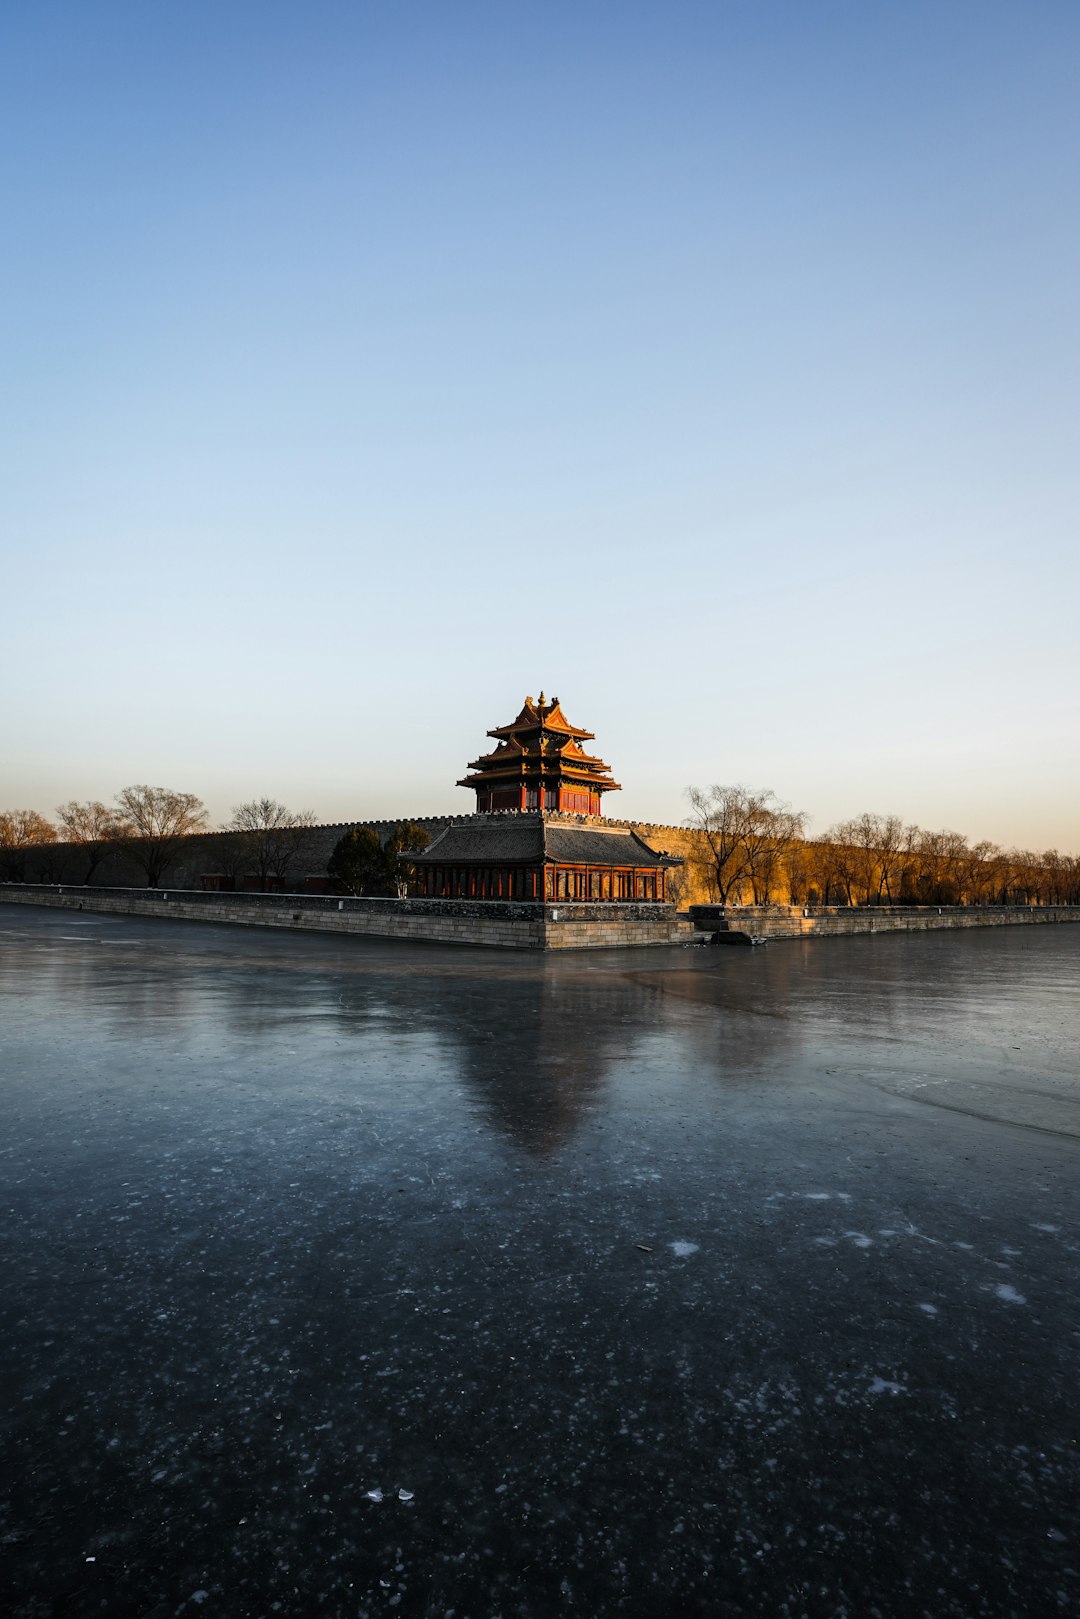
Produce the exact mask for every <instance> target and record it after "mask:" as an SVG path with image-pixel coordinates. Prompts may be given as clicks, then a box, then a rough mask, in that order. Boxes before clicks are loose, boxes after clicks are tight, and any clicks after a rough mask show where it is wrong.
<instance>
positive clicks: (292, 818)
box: [0, 784, 428, 896]
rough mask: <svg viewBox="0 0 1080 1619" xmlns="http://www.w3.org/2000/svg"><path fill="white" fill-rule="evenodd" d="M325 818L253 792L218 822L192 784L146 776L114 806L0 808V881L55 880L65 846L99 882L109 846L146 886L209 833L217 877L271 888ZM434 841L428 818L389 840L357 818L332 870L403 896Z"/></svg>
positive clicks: (364, 886) (358, 889)
mask: <svg viewBox="0 0 1080 1619" xmlns="http://www.w3.org/2000/svg"><path fill="white" fill-rule="evenodd" d="M318 824H319V823H318V819H317V817H316V816H315V815H314V814H313V813H312V811H310V810H290V809H287V808H286V806H285V805H284V804H280V803H278V801H277V800H276V799H274V798H255V799H251V800H249V801H248V803H246V804H239V805H237V807H236V808H235V809H234V810H233V812H232V815H231V816H230V818H229V819H228V820H227V821H226V822H225V823H224V824H223V825H222V826H220V827H218V828H216V830H212V829H211V828H210V825H209V816H208V815H207V811H206V807H205V805H204V804H203V802H202V800H201V799H199V798H197V797H196V796H195V794H194V793H181V792H177V791H175V789H173V788H170V787H148V786H146V785H145V784H139V785H137V786H134V787H125V788H124V789H123V790H122V791H121V792H119V793H118V794H117V795H116V800H115V803H114V804H111V805H109V804H102V803H100V802H99V801H97V800H88V801H86V802H83V803H79V802H77V801H76V800H74V799H72V800H71V801H70V802H69V803H67V804H61V805H59V806H58V808H57V810H56V821H55V822H53V821H49V820H47V819H46V818H45V816H43V815H39V814H38V812H37V811H36V810H8V811H6V812H4V813H0V880H2V881H5V882H26V881H36V882H52V881H55V880H56V875H57V870H58V856H59V852H60V849H61V848H64V849H66V850H67V851H70V850H71V849H72V848H75V849H77V850H78V851H79V853H80V855H81V857H82V864H81V878H82V882H83V883H91V882H93V880H94V875H95V873H96V872H97V871H98V870H99V869H100V867H101V866H102V864H103V862H104V861H105V860H106V859H107V858H108V857H109V856H110V855H112V854H114V853H122V854H124V855H125V856H127V857H128V858H129V859H130V860H132V861H133V862H134V864H135V865H136V866H137V867H138V868H139V869H140V870H141V871H142V872H143V873H144V874H145V877H146V883H147V887H149V888H159V887H160V886H161V884H162V882H163V881H164V879H165V878H166V877H167V875H168V874H169V872H170V871H172V870H173V869H174V867H175V866H176V863H177V861H178V860H179V858H180V856H181V854H182V853H183V851H184V844H185V841H186V840H187V839H188V838H191V837H193V836H195V835H196V834H199V833H202V834H209V836H208V838H207V844H206V853H207V859H208V861H213V863H214V866H215V868H216V870H215V875H216V876H218V877H221V878H224V879H226V880H227V881H229V882H235V880H236V879H237V878H239V877H249V878H254V879H255V880H256V882H257V884H258V886H259V887H260V888H263V889H268V888H274V887H278V886H280V885H281V884H282V883H284V881H285V879H286V876H287V874H288V873H289V872H290V870H291V869H292V868H293V867H294V866H295V864H296V862H297V860H298V857H299V855H300V853H301V850H302V848H303V846H304V841H305V833H306V832H307V830H308V829H309V828H310V827H313V826H317V825H318ZM427 844H428V835H427V833H426V832H425V831H424V829H423V827H420V826H417V825H415V823H413V822H411V821H405V822H402V823H401V824H400V825H399V826H397V827H395V828H394V829H393V830H392V831H391V833H390V836H389V837H388V838H387V840H386V842H385V843H384V842H383V841H382V839H381V838H380V837H379V834H378V832H377V831H375V829H374V828H373V827H366V826H360V827H353V828H351V829H350V830H349V831H348V832H346V833H345V835H344V836H343V837H342V838H341V839H340V840H339V841H338V843H337V845H336V847H335V849H334V851H333V853H332V854H331V856H330V861H329V863H328V866H327V873H328V875H329V876H330V877H331V878H332V879H333V880H334V881H335V882H336V883H337V885H338V887H339V888H340V889H341V891H342V892H344V893H348V894H369V895H398V896H403V895H404V893H405V892H406V891H407V889H408V886H409V883H410V882H411V881H412V878H413V875H414V872H413V868H412V866H411V865H410V863H409V861H408V858H407V857H408V855H409V853H411V852H416V851H419V850H420V849H424V848H426V847H427Z"/></svg>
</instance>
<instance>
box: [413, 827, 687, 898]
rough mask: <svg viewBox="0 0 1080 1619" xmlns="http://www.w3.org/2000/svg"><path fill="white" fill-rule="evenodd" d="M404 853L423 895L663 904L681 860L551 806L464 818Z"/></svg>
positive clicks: (622, 829)
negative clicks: (530, 811)
mask: <svg viewBox="0 0 1080 1619" xmlns="http://www.w3.org/2000/svg"><path fill="white" fill-rule="evenodd" d="M408 858H409V862H410V864H411V865H412V866H414V867H415V869H416V892H417V894H418V895H420V896H421V897H422V898H425V899H521V900H568V901H569V900H579V901H583V902H587V903H595V904H600V903H604V902H607V901H611V900H614V901H622V902H623V903H624V904H626V903H631V902H634V901H637V902H639V903H640V902H642V901H653V902H654V903H658V904H666V903H667V898H668V893H667V872H668V868H669V867H670V866H675V865H681V864H682V862H681V861H680V860H676V859H673V858H672V857H671V856H670V855H663V854H657V853H656V851H655V850H653V849H650V848H649V846H648V844H647V843H644V842H643V841H642V839H641V838H639V837H638V835H637V833H636V832H631V831H630V830H629V828H627V827H620V826H612V825H610V824H608V823H605V822H603V821H599V822H598V821H597V820H595V819H589V818H588V817H585V816H576V815H560V814H559V813H558V812H557V811H553V812H551V813H550V814H525V813H522V812H520V811H519V812H517V813H516V814H515V813H512V812H511V813H506V812H503V813H502V814H497V815H470V816H469V817H468V819H466V820H464V821H451V823H450V825H449V826H448V827H447V828H446V830H445V831H444V832H441V833H440V834H439V836H438V837H437V838H436V839H435V840H434V842H433V843H430V844H429V845H428V847H427V848H426V849H424V850H423V852H422V853H420V854H412V855H410V856H409V857H408Z"/></svg>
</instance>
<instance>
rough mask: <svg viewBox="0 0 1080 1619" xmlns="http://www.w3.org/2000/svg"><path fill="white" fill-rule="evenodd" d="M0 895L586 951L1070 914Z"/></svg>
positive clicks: (183, 916)
mask: <svg viewBox="0 0 1080 1619" xmlns="http://www.w3.org/2000/svg"><path fill="white" fill-rule="evenodd" d="M0 904H9V905H45V906H50V907H53V908H56V907H59V908H60V909H62V910H70V911H91V912H101V913H104V914H112V915H119V916H152V917H163V918H166V919H168V920H171V921H188V922H211V923H214V922H224V923H232V924H234V925H239V926H242V927H277V928H293V929H299V930H301V931H304V930H308V931H314V932H318V933H340V934H352V935H361V936H368V937H373V938H383V939H405V940H411V941H414V942H415V941H425V942H427V943H432V944H467V945H481V946H489V947H492V948H495V949H504V950H505V949H511V950H596V949H625V948H628V947H634V946H644V945H660V944H677V943H692V942H694V941H695V940H696V941H705V940H709V941H710V942H712V943H715V944H731V945H749V944H755V943H765V942H768V941H771V940H776V941H779V940H783V939H802V938H839V937H851V936H864V937H869V936H876V935H880V934H888V933H925V932H929V931H931V930H938V929H942V928H985V927H1003V926H1017V925H1020V926H1031V925H1036V924H1042V923H1050V922H1053V923H1064V922H1080V905H1035V906H1027V905H980V906H937V905H923V906H916V905H911V906H900V905H897V906H886V905H882V906H868V907H862V906H859V907H847V906H838V905H830V906H809V907H805V908H802V907H799V906H794V905H744V906H733V907H729V908H728V909H726V910H725V909H724V908H722V907H720V906H715V905H701V906H692V907H691V908H690V910H689V912H683V913H679V914H676V912H675V910H674V908H673V907H672V906H670V905H655V904H647V903H637V904H619V903H615V904H612V903H610V902H608V903H605V904H603V905H587V904H572V903H571V904H567V903H564V902H560V903H559V904H557V905H551V904H550V903H549V904H543V905H541V904H537V903H530V902H519V901H505V900H427V899H404V900H398V899H354V898H351V897H341V898H339V897H338V896H336V895H333V894H216V893H204V892H203V891H202V890H200V889H186V888H162V889H148V888H105V887H97V886H95V887H85V886H82V885H78V886H72V887H65V886H63V885H60V884H44V883H4V884H0Z"/></svg>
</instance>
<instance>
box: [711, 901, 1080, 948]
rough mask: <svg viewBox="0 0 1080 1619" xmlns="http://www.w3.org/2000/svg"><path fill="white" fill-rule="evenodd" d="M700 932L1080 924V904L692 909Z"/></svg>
mask: <svg viewBox="0 0 1080 1619" xmlns="http://www.w3.org/2000/svg"><path fill="white" fill-rule="evenodd" d="M687 914H688V916H689V919H690V921H691V922H692V924H693V926H694V928H695V930H696V931H697V932H699V933H707V934H708V935H709V937H710V938H711V939H712V940H713V942H714V943H716V944H753V943H756V942H758V941H768V940H770V939H806V938H830V937H833V938H836V937H841V936H845V937H846V936H851V935H853V934H857V935H866V936H869V935H871V934H881V933H927V932H930V931H932V930H937V929H939V928H987V927H1009V926H1014V925H1016V924H1021V925H1025V926H1026V925H1030V924H1033V923H1042V922H1080V905H866V906H862V905H858V906H847V905H809V906H800V905H741V906H740V905H736V906H730V907H728V908H727V909H725V908H724V907H723V906H719V905H691V907H690V909H689V912H688V913H687Z"/></svg>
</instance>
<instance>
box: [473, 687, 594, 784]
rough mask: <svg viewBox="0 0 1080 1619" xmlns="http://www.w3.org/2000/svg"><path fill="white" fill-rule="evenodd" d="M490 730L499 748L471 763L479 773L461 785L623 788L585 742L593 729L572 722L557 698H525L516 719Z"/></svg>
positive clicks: (591, 737) (489, 734)
mask: <svg viewBox="0 0 1080 1619" xmlns="http://www.w3.org/2000/svg"><path fill="white" fill-rule="evenodd" d="M487 734H488V736H490V737H494V738H495V740H496V741H497V742H498V744H499V745H498V747H497V748H495V749H494V750H493V751H492V752H491V753H484V754H481V756H480V758H479V759H474V760H473V761H472V762H471V763H470V765H469V769H470V770H471V771H474V772H475V774H474V775H470V776H466V777H465V778H464V779H463V780H462V781H459V782H458V784H457V785H458V786H459V787H472V788H480V787H495V786H498V787H504V786H507V787H513V786H519V785H521V784H522V783H525V784H526V785H527V786H530V787H554V786H556V785H560V784H562V785H566V786H580V787H583V788H587V789H588V790H589V791H590V792H592V793H610V792H617V791H618V790H619V783H618V782H617V781H614V780H613V779H612V775H611V771H610V769H609V768H608V766H607V765H606V764H605V763H604V761H603V759H600V758H598V757H597V756H596V755H595V754H592V753H587V752H586V751H585V749H584V748H583V747H582V746H581V744H582V743H583V742H591V741H592V740H593V732H592V731H583V730H582V729H581V727H580V726H577V725H571V723H570V721H569V720H568V719H567V717H566V715H565V714H564V713H563V711H562V708H561V706H560V704H559V699H558V698H557V697H553V698H552V699H551V701H550V702H547V701H546V700H545V698H544V694H543V692H541V693H540V696H539V698H538V699H537V700H536V701H535V702H534V700H533V699H532V698H531V697H526V699H525V701H524V703H523V704H522V708H521V712H520V714H519V715H518V716H517V719H515V720H511V722H510V724H509V725H498V726H496V727H495V729H494V730H491V731H489V732H488V733H487Z"/></svg>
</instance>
